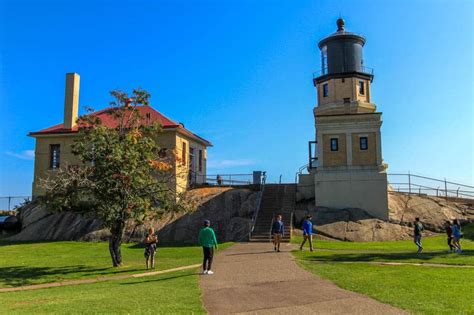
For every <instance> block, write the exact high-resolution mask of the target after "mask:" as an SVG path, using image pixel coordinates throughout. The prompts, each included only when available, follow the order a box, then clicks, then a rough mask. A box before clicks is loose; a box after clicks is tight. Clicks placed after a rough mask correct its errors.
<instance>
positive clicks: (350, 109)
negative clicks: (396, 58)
mask: <svg viewBox="0 0 474 315" xmlns="http://www.w3.org/2000/svg"><path fill="white" fill-rule="evenodd" d="M365 42H366V40H365V38H364V37H363V36H361V35H359V34H355V33H351V32H348V31H346V29H345V23H344V20H343V19H338V20H337V31H336V32H335V33H333V34H331V35H329V36H327V37H325V38H323V39H322V40H321V41H320V42H319V44H318V48H319V50H320V51H321V69H320V71H318V72H316V73H315V74H314V75H313V84H314V87H315V88H316V91H317V104H316V107H314V109H313V115H314V119H315V127H316V133H315V139H314V140H313V141H310V142H309V154H308V159H309V160H308V173H309V174H301V175H300V176H299V184H298V192H299V197H300V198H302V199H312V198H314V200H315V203H316V206H321V207H329V208H335V209H348V208H359V209H363V210H365V211H366V212H368V213H369V214H371V215H372V216H374V217H377V218H380V219H383V220H387V219H388V199H387V174H386V172H385V170H386V169H387V165H386V164H385V163H384V162H383V159H382V141H381V134H380V127H381V125H382V120H381V117H382V113H381V112H378V111H377V108H376V105H375V104H374V103H372V100H371V84H372V82H373V79H374V72H373V69H371V68H368V67H366V66H365V60H364V57H363V48H364V45H365Z"/></svg>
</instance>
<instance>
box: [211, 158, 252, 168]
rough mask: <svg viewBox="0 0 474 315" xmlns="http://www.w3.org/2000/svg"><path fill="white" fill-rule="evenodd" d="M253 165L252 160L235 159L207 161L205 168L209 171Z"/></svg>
mask: <svg viewBox="0 0 474 315" xmlns="http://www.w3.org/2000/svg"><path fill="white" fill-rule="evenodd" d="M253 164H255V161H254V160H250V159H235V160H213V159H210V160H208V161H207V168H210V169H225V168H231V167H236V166H248V165H253Z"/></svg>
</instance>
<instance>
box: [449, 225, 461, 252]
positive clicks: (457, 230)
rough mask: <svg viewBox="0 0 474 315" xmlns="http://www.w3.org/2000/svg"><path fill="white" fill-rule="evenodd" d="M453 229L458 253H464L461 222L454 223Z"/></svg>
mask: <svg viewBox="0 0 474 315" xmlns="http://www.w3.org/2000/svg"><path fill="white" fill-rule="evenodd" d="M451 229H452V230H453V245H454V246H455V247H456V248H457V250H456V251H457V252H458V253H462V249H461V243H460V241H461V238H462V232H461V224H460V223H459V220H458V219H456V220H454V221H453V225H452V226H451Z"/></svg>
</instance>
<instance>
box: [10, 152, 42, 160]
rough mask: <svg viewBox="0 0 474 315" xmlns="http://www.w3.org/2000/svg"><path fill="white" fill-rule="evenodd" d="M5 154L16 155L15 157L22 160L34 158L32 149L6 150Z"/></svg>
mask: <svg viewBox="0 0 474 315" xmlns="http://www.w3.org/2000/svg"><path fill="white" fill-rule="evenodd" d="M5 154H7V155H10V156H13V157H16V158H17V159H22V160H33V159H34V158H35V151H34V150H24V151H21V152H19V153H15V152H11V151H6V152H5Z"/></svg>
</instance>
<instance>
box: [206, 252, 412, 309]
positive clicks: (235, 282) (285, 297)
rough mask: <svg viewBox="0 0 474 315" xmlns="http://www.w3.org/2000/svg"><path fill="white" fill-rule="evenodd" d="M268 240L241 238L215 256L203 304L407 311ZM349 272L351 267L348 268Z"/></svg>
mask: <svg viewBox="0 0 474 315" xmlns="http://www.w3.org/2000/svg"><path fill="white" fill-rule="evenodd" d="M291 248H292V247H291V245H290V244H288V245H286V244H284V245H283V247H282V252H280V253H276V252H274V251H273V248H272V245H271V244H269V243H239V244H236V245H234V246H231V247H230V248H228V249H226V250H224V251H223V252H221V253H219V255H217V256H216V257H215V259H214V267H213V269H214V272H215V274H214V275H203V276H201V278H200V285H201V289H202V292H203V301H204V306H205V308H206V309H207V311H208V312H209V313H211V314H229V313H234V314H235V313H240V314H289V313H291V314H292V315H293V314H364V315H367V314H385V315H387V314H407V313H406V312H405V311H403V310H400V309H397V308H395V307H392V306H390V305H387V304H383V303H381V302H378V301H375V300H373V299H371V298H369V297H367V296H364V295H361V294H358V293H354V292H351V291H347V290H343V289H341V288H339V287H337V286H336V285H335V284H333V283H332V282H330V281H327V280H324V279H321V278H319V277H317V276H315V275H313V274H311V273H309V272H307V271H305V270H303V269H302V268H300V267H299V266H298V265H297V264H296V262H295V260H294V258H293V256H292V255H291V254H290V250H291ZM348 272H350V271H349V270H348Z"/></svg>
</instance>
